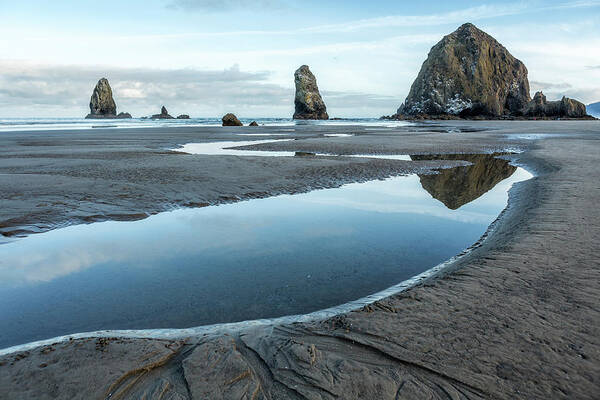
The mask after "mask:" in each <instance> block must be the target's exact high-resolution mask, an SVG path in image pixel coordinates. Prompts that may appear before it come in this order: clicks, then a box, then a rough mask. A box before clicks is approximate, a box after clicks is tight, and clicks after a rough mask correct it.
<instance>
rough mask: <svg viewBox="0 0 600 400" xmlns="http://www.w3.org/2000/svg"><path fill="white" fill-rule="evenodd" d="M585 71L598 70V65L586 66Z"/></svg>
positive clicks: (599, 66)
mask: <svg viewBox="0 0 600 400" xmlns="http://www.w3.org/2000/svg"><path fill="white" fill-rule="evenodd" d="M585 69H600V65H586V66H585Z"/></svg>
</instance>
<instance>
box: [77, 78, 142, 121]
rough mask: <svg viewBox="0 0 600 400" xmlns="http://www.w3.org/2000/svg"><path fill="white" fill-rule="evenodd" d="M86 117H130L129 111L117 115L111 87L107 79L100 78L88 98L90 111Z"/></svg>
mask: <svg viewBox="0 0 600 400" xmlns="http://www.w3.org/2000/svg"><path fill="white" fill-rule="evenodd" d="M85 118H86V119H125V118H131V114H129V113H123V112H122V113H119V114H118V115H117V105H116V103H115V100H114V99H113V93H112V89H111V87H110V84H109V83H108V79H106V78H101V79H100V80H99V81H98V83H97V84H96V87H95V88H94V91H93V92H92V97H91V99H90V113H89V114H88V115H87V116H86V117H85Z"/></svg>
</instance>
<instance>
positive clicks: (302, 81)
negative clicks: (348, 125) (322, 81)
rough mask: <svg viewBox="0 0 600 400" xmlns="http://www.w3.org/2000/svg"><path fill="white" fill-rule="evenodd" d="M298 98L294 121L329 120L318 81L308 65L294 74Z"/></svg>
mask: <svg viewBox="0 0 600 400" xmlns="http://www.w3.org/2000/svg"><path fill="white" fill-rule="evenodd" d="M294 82H295V84H296V97H295V98H294V105H295V107H296V111H295V112H294V119H329V115H327V107H325V102H323V98H321V94H320V93H319V88H318V87H317V79H316V78H315V76H314V75H313V74H312V72H310V69H309V68H308V65H303V66H301V67H300V68H298V69H297V70H296V72H295V73H294Z"/></svg>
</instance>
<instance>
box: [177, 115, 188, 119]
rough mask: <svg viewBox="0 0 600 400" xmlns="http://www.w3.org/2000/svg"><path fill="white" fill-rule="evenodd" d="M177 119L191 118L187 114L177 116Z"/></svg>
mask: <svg viewBox="0 0 600 400" xmlns="http://www.w3.org/2000/svg"><path fill="white" fill-rule="evenodd" d="M177 119H190V116H189V115H187V114H180V115H178V116H177Z"/></svg>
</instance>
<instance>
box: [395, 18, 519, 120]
mask: <svg viewBox="0 0 600 400" xmlns="http://www.w3.org/2000/svg"><path fill="white" fill-rule="evenodd" d="M529 100H530V97H529V81H528V80H527V68H525V65H524V64H523V63H522V62H521V61H519V60H517V59H516V58H515V57H513V56H512V55H511V54H510V53H509V52H508V50H507V49H506V48H505V47H504V46H502V45H501V44H500V43H498V41H496V39H494V38H493V37H491V36H490V35H488V34H487V33H485V32H483V31H481V30H480V29H478V28H477V27H475V25H473V24H468V23H467V24H464V25H462V26H461V27H459V28H458V29H457V30H456V31H454V32H452V33H451V34H449V35H447V36H445V37H444V38H443V39H442V40H441V41H440V42H439V43H437V44H436V45H435V46H433V48H432V49H431V51H430V52H429V55H428V57H427V60H425V62H424V63H423V66H422V67H421V71H420V72H419V75H418V76H417V79H416V80H415V81H414V83H413V84H412V86H411V88H410V92H409V94H408V97H407V98H406V101H405V102H404V104H403V105H402V106H401V107H400V108H399V109H398V114H406V115H418V114H428V115H443V114H450V115H460V116H474V115H486V116H502V115H508V114H518V113H520V112H521V110H522V109H523V108H524V107H525V106H526V105H527V103H528V102H529Z"/></svg>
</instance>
